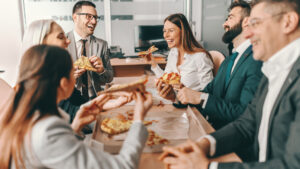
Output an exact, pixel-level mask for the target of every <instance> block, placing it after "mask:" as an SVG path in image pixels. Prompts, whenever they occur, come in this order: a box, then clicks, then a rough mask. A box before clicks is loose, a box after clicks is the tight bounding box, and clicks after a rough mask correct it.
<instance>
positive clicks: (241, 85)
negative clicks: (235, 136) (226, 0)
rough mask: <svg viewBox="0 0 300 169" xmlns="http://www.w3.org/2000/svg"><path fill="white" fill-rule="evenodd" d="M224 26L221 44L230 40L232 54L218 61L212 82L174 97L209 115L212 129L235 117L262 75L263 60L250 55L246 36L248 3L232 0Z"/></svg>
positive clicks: (254, 89) (240, 112) (250, 48)
mask: <svg viewBox="0 0 300 169" xmlns="http://www.w3.org/2000/svg"><path fill="white" fill-rule="evenodd" d="M229 10H230V12H229V15H228V18H227V20H226V21H225V23H224V24H223V27H224V29H225V31H226V32H225V33H224V36H223V41H224V43H230V42H232V43H233V46H234V49H233V54H232V55H231V56H229V57H226V59H225V60H224V61H223V63H222V64H221V66H220V68H219V71H218V73H217V75H216V77H215V78H214V80H213V81H212V82H210V83H209V84H208V85H207V86H206V88H205V89H204V90H203V91H201V92H199V91H194V90H191V89H189V88H186V87H184V88H182V89H181V90H179V92H178V95H177V99H178V100H179V101H180V102H181V103H183V104H193V105H196V106H197V108H198V109H199V110H200V112H201V113H202V114H203V115H204V116H207V117H208V121H209V122H210V123H211V124H212V125H213V127H214V128H215V129H219V128H221V127H223V126H224V125H226V124H228V123H229V122H232V121H234V120H235V119H236V118H238V117H239V116H240V115H241V114H242V113H243V112H244V110H245V108H246V106H247V105H248V103H249V102H250V101H251V99H252V98H253V96H254V93H255V91H256V88H257V86H258V83H259V81H260V78H261V77H262V73H261V70H260V69H261V65H262V62H260V61H255V60H254V59H253V56H252V46H251V44H250V41H249V40H247V39H245V37H244V36H245V35H244V34H245V32H246V31H247V23H248V16H249V15H250V10H251V7H250V5H249V4H248V3H247V2H244V1H240V2H233V3H232V4H231V6H230V7H229Z"/></svg>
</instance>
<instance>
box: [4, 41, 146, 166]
mask: <svg viewBox="0 0 300 169" xmlns="http://www.w3.org/2000/svg"><path fill="white" fill-rule="evenodd" d="M73 73H74V68H73V63H72V59H71V56H70V54H69V53H68V52H67V51H66V50H64V49H63V48H60V47H55V46H47V45H39V46H34V47H31V48H29V49H28V50H27V51H26V52H25V54H24V56H23V57H22V60H21V64H20V73H19V76H18V81H17V87H16V92H15V94H14V96H13V98H12V100H10V102H9V104H8V109H7V111H5V112H1V116H0V150H1V156H0V168H1V169H8V168H17V169H18V168H28V169H30V168H60V169H61V168H105V169H108V168H136V167H137V164H138V161H139V157H140V154H141V152H142V149H143V146H144V143H145V142H146V139H147V130H146V128H145V126H144V125H143V123H142V122H141V121H142V120H143V119H144V117H145V115H146V112H147V111H148V110H149V108H150V107H151V105H152V97H151V95H150V94H147V93H144V96H143V97H142V94H141V93H139V92H134V93H128V92H118V93H113V94H110V95H108V94H102V95H100V96H98V97H96V98H95V99H93V100H91V101H89V102H88V103H86V104H84V105H82V106H81V107H80V109H79V111H78V112H77V114H76V116H75V119H74V121H73V123H72V128H73V129H72V128H71V126H70V125H69V124H68V123H67V122H66V121H65V120H64V119H62V117H61V113H62V111H63V110H62V109H59V108H58V106H57V104H58V103H59V102H60V101H61V100H63V99H66V98H68V97H69V96H70V95H71V93H72V91H73V89H74V84H75V78H74V76H73ZM133 94H134V99H135V101H136V106H135V109H134V122H133V124H132V126H131V129H130V131H129V133H128V137H127V139H126V140H125V142H124V145H123V147H122V149H121V151H120V154H119V155H116V156H112V155H110V154H108V153H104V152H102V151H97V150H94V149H91V148H89V147H88V146H87V145H85V144H83V142H82V141H81V140H78V138H77V137H76V136H75V135H74V131H75V132H79V131H80V129H81V128H82V126H83V125H85V124H87V123H89V122H91V121H93V120H94V119H95V117H96V115H97V114H99V113H101V111H103V110H107V109H111V108H116V107H119V106H121V105H123V104H125V103H127V102H129V101H131V100H132V95H133ZM112 95H114V98H115V97H117V99H114V100H112ZM124 157H125V158H124Z"/></svg>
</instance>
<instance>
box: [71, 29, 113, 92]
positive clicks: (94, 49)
mask: <svg viewBox="0 0 300 169" xmlns="http://www.w3.org/2000/svg"><path fill="white" fill-rule="evenodd" d="M67 37H68V39H69V40H70V41H71V43H70V45H69V46H68V51H69V52H70V54H71V56H72V59H73V61H76V60H77V59H78V58H79V57H80V56H77V49H76V43H75V38H74V33H73V31H71V32H68V33H67ZM107 49H108V46H107V42H106V41H104V40H102V39H99V38H96V37H95V36H93V35H91V39H90V46H89V49H88V50H89V54H90V56H94V55H95V56H98V57H100V58H101V60H102V62H103V67H104V72H102V73H96V72H93V71H88V73H89V75H90V77H92V86H93V89H94V91H95V93H97V92H98V91H100V90H101V85H105V83H109V82H111V81H112V80H113V69H112V67H111V64H110V60H109V59H110V58H109V52H108V50H107ZM90 56H88V57H90ZM81 87H82V78H81V77H79V78H78V79H77V81H76V88H77V89H78V90H80V91H81Z"/></svg>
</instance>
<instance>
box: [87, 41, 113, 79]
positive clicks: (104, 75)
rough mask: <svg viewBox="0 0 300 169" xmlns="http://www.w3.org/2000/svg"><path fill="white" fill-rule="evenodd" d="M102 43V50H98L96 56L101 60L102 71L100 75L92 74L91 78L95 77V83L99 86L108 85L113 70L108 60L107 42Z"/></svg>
mask: <svg viewBox="0 0 300 169" xmlns="http://www.w3.org/2000/svg"><path fill="white" fill-rule="evenodd" d="M103 43H104V44H103V48H102V50H99V55H97V56H98V57H100V59H101V60H102V63H103V67H104V71H103V72H101V73H97V72H92V74H93V76H96V77H97V79H98V81H97V83H100V84H105V83H110V82H111V81H112V80H113V77H114V73H113V68H112V66H111V63H110V58H109V51H108V47H107V42H103Z"/></svg>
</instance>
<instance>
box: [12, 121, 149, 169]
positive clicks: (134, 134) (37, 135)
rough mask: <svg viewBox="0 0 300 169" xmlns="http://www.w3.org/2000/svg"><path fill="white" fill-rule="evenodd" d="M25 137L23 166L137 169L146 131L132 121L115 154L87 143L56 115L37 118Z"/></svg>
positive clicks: (33, 168) (36, 168)
mask: <svg viewBox="0 0 300 169" xmlns="http://www.w3.org/2000/svg"><path fill="white" fill-rule="evenodd" d="M27 136H30V139H29V138H28V139H27V140H26V141H25V143H24V150H25V151H24V152H23V155H24V156H23V157H22V158H23V160H24V162H25V165H26V168H27V169H39V168H52V169H62V168H72V169H77V168H78V169H85V168H87V169H93V168H94V169H119V168H122V169H134V168H138V163H139V160H140V156H141V153H142V150H143V147H144V144H145V142H146V140H147V136H148V133H147V129H146V127H145V126H144V125H143V124H142V123H134V124H133V125H132V126H131V128H130V131H129V132H128V135H127V137H126V140H125V141H124V143H123V146H122V149H121V150H120V153H119V154H118V155H111V154H109V153H106V152H104V151H101V150H98V149H95V148H91V147H89V146H87V145H86V144H84V143H83V142H82V141H81V140H78V139H77V137H76V136H75V135H74V133H73V130H72V129H71V128H70V125H68V124H67V122H66V121H65V120H63V119H61V118H59V117H57V116H50V117H47V118H44V119H41V120H39V121H38V122H37V123H36V124H35V125H34V126H33V128H32V130H31V135H30V134H28V135H27ZM11 168H15V166H14V164H12V167H11Z"/></svg>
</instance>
